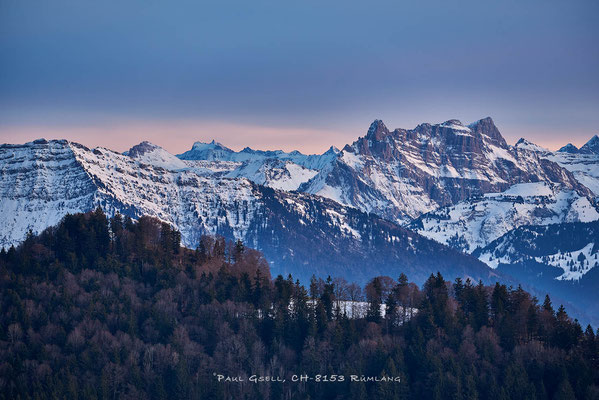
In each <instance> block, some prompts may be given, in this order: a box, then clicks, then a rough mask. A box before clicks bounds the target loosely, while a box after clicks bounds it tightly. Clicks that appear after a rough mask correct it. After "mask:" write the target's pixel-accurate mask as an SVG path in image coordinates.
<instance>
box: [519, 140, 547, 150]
mask: <svg viewBox="0 0 599 400" xmlns="http://www.w3.org/2000/svg"><path fill="white" fill-rule="evenodd" d="M515 147H516V148H518V149H526V150H532V151H539V152H546V151H549V150H547V149H546V148H544V147H541V146H539V145H538V144H535V143H533V142H531V141H530V140H526V139H524V138H520V139H519V140H518V141H517V142H516V145H515Z"/></svg>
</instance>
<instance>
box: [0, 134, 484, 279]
mask: <svg viewBox="0 0 599 400" xmlns="http://www.w3.org/2000/svg"><path fill="white" fill-rule="evenodd" d="M281 162H283V161H281ZM296 165H298V164H296ZM179 167H182V166H181V165H179V164H177V162H176V161H175V160H172V159H171V158H169V157H168V156H167V155H165V154H164V153H163V150H162V149H160V148H157V146H153V145H150V144H147V143H142V144H141V145H139V146H136V147H134V148H132V149H131V150H129V152H127V154H119V153H116V152H114V151H111V150H109V149H105V148H95V149H89V148H87V147H85V146H82V145H80V144H77V143H72V142H67V141H65V140H59V141H45V140H40V141H36V142H32V143H27V144H24V145H3V146H0V200H1V201H0V220H1V225H2V226H3V229H2V231H1V232H0V246H1V247H5V248H6V247H8V246H10V245H13V244H18V243H19V242H20V241H22V240H23V239H24V237H25V235H26V234H27V232H28V231H29V230H31V231H33V232H40V231H41V230H43V229H45V228H46V227H48V226H51V225H54V224H56V223H58V222H59V221H60V219H61V218H62V217H63V216H64V215H65V214H67V213H75V212H85V211H89V210H92V209H94V208H96V207H98V206H100V207H102V208H103V209H104V210H105V211H106V212H107V214H109V215H111V214H114V213H115V212H117V211H118V212H120V213H122V214H125V215H129V216H131V217H133V218H137V217H139V216H141V215H150V216H154V217H157V218H159V219H161V220H163V221H166V222H168V223H170V224H172V225H173V226H174V227H176V228H177V229H178V230H180V231H181V234H182V241H183V243H184V244H185V245H186V246H188V247H191V248H195V247H196V246H197V245H198V243H199V239H200V236H201V235H203V234H217V235H223V236H225V237H227V238H230V239H242V240H243V241H244V242H245V243H246V244H247V245H248V246H250V247H254V248H257V249H260V250H262V251H263V252H264V254H265V255H266V256H267V258H268V259H269V261H270V262H271V264H272V265H271V267H272V269H273V272H275V273H293V275H294V276H296V277H299V278H302V279H308V278H309V277H310V276H311V275H312V274H313V273H316V274H317V275H321V276H323V275H324V276H326V275H328V274H331V275H334V276H335V275H336V276H344V277H346V278H347V279H349V280H356V281H360V282H363V281H365V280H366V279H368V278H371V277H372V276H375V275H378V274H386V275H392V276H395V275H398V274H399V273H400V272H405V273H408V275H409V276H410V277H411V279H414V280H415V281H416V282H422V281H424V279H426V277H427V276H428V274H430V272H431V271H437V270H440V271H441V272H442V273H443V274H447V275H448V276H470V277H472V278H473V279H483V280H484V281H490V280H491V277H492V276H495V274H494V273H493V271H492V270H490V269H489V268H488V267H487V266H486V265H484V264H483V263H481V262H479V261H478V260H476V259H475V258H473V257H471V256H468V255H465V254H461V253H459V252H457V251H455V250H452V249H450V248H448V247H446V246H443V245H441V244H438V243H436V242H434V241H432V240H429V239H426V238H424V237H422V236H420V235H418V234H416V233H414V232H411V231H408V230H407V229H404V228H402V227H400V226H398V225H396V224H393V223H391V222H388V221H385V220H382V219H380V218H378V217H376V216H374V215H368V214H366V213H363V212H361V211H359V210H356V209H353V208H350V207H347V206H343V205H340V204H338V203H336V202H334V201H331V200H329V199H325V198H322V197H319V196H313V195H310V194H305V193H295V192H292V193H289V192H284V191H280V190H274V189H271V188H268V187H265V186H261V185H258V184H256V183H254V182H251V181H250V180H248V179H246V178H225V177H222V176H219V177H215V176H206V175H202V174H201V173H198V172H197V171H196V167H194V166H189V165H188V164H185V166H184V167H183V168H179ZM440 256H441V261H440V260H439V257H440Z"/></svg>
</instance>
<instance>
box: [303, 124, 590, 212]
mask: <svg viewBox="0 0 599 400" xmlns="http://www.w3.org/2000/svg"><path fill="white" fill-rule="evenodd" d="M539 180H544V181H548V182H555V183H563V184H564V185H565V186H566V187H568V188H572V189H575V190H577V191H579V192H580V193H581V194H582V195H583V196H584V195H588V194H590V191H589V190H588V189H587V188H585V187H584V186H583V185H581V184H580V183H578V182H577V181H576V179H575V178H574V177H573V175H572V174H571V173H570V172H569V171H567V170H566V169H564V168H562V167H560V166H559V165H557V164H555V163H552V162H550V161H547V160H544V159H543V158H542V157H541V155H540V154H538V153H537V152H534V151H530V149H524V148H522V147H521V146H519V147H515V146H509V145H508V144H507V143H506V141H505V139H504V138H503V136H502V135H501V133H500V132H499V130H498V129H497V127H496V126H495V123H494V122H493V120H492V119H491V118H489V117H487V118H483V119H480V120H478V121H476V122H473V123H471V124H469V125H467V126H465V125H464V124H463V123H462V122H460V121H459V120H457V119H451V120H448V121H445V122H443V123H440V124H434V125H432V124H420V125H418V126H417V127H416V128H414V129H409V130H406V129H400V128H398V129H395V130H393V131H389V130H388V129H387V128H386V126H385V125H384V124H383V123H382V121H381V120H375V121H374V122H373V123H372V124H371V125H370V127H369V129H368V132H367V134H366V136H364V137H362V138H358V140H356V141H355V142H354V143H352V144H350V145H346V146H345V147H344V148H343V150H342V151H341V153H339V155H338V157H337V159H336V160H334V162H333V163H332V164H331V165H330V166H329V167H328V168H326V169H324V170H322V171H320V172H319V173H318V175H316V176H315V177H314V178H312V179H311V180H310V181H308V182H307V183H305V184H302V186H300V190H302V191H306V192H308V193H314V194H319V195H322V196H325V197H329V198H332V199H334V200H336V201H338V202H340V203H342V204H347V205H351V206H354V207H357V208H359V209H362V210H364V211H368V212H373V213H376V214H379V215H382V216H383V217H385V218H388V219H390V220H392V221H398V222H402V223H403V222H408V221H410V220H411V219H412V218H416V217H418V216H419V215H421V214H423V213H426V212H429V211H432V210H434V209H436V208H438V207H441V206H445V205H450V204H455V203H457V202H459V201H462V200H464V199H466V198H468V197H471V196H477V195H482V194H484V193H489V192H501V191H503V190H505V189H507V188H508V187H510V186H511V185H513V184H516V183H526V182H536V181H539Z"/></svg>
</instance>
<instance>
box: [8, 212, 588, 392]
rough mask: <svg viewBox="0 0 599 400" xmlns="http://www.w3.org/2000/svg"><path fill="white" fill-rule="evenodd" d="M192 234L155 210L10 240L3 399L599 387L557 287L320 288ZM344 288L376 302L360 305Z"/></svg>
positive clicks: (256, 256) (583, 334) (233, 246)
mask: <svg viewBox="0 0 599 400" xmlns="http://www.w3.org/2000/svg"><path fill="white" fill-rule="evenodd" d="M179 243H180V234H179V233H178V232H177V231H175V230H173V229H172V228H171V227H170V226H169V225H167V224H164V223H161V222H159V221H157V220H155V219H151V218H147V217H143V218H140V219H139V221H138V222H133V221H131V220H130V219H123V218H121V217H120V216H119V215H118V214H117V216H116V217H114V218H111V219H110V220H108V219H107V218H106V217H105V215H104V214H103V213H102V211H101V210H96V211H95V212H92V213H87V214H76V215H68V216H66V217H65V218H64V219H63V221H62V222H61V223H60V224H59V225H58V226H57V227H53V228H49V229H47V230H46V231H44V232H43V233H41V234H40V235H39V236H34V235H30V236H29V237H28V238H27V240H26V241H25V242H24V243H22V244H21V245H20V246H19V247H18V248H16V249H15V248H11V249H9V250H8V251H4V250H3V251H2V252H0V399H29V398H35V399H45V398H52V399H54V398H69V399H78V398H81V399H117V398H118V399H179V398H181V399H231V398H233V399H243V398H246V399H308V398H310V399H403V398H407V399H423V398H431V399H476V398H493V399H571V398H580V399H595V398H598V396H599V350H598V347H599V340H598V339H597V338H596V335H595V333H594V332H593V329H592V328H591V327H587V328H586V330H584V331H583V329H582V328H581V327H580V325H579V324H578V323H577V322H576V321H572V320H571V319H570V318H569V317H568V315H567V313H566V310H564V308H563V307H555V308H557V311H556V310H555V309H554V306H553V305H552V304H551V300H550V299H549V298H546V299H545V300H544V302H543V304H542V305H540V304H538V301H537V299H536V298H532V297H531V296H530V295H529V294H528V293H527V292H525V291H523V290H522V289H520V288H516V289H514V288H507V287H505V286H503V285H499V284H496V285H495V286H483V285H482V284H473V283H472V282H470V281H466V282H462V281H461V280H459V279H456V281H455V282H454V283H451V282H449V281H446V280H445V279H444V278H443V277H442V276H441V275H440V274H437V275H431V276H430V277H429V279H428V280H427V281H426V283H425V284H424V286H423V287H422V289H420V288H418V287H417V286H416V285H414V284H410V283H408V279H407V277H406V276H405V275H403V274H402V275H400V276H399V278H398V279H397V280H394V279H392V278H389V277H373V279H372V280H371V281H370V282H369V284H368V285H367V286H366V287H365V288H360V287H359V286H357V285H352V284H349V283H348V282H345V281H344V280H342V279H326V280H323V279H319V278H314V279H313V280H312V282H311V285H310V287H309V288H308V289H306V288H304V287H303V286H301V285H300V284H299V283H298V282H297V281H294V280H293V278H292V277H287V278H283V277H281V276H279V277H276V278H275V279H274V280H273V279H271V277H270V273H269V269H268V263H267V262H266V260H265V259H264V257H263V256H262V254H261V253H259V252H257V251H254V250H252V249H249V248H246V247H244V245H243V244H242V243H241V242H238V243H232V242H226V241H225V240H224V239H222V238H212V237H204V238H203V239H202V240H201V245H200V246H199V248H198V249H196V250H189V249H185V248H182V247H180V245H179ZM338 300H355V301H359V300H364V301H366V302H367V304H368V311H367V313H366V315H364V316H363V317H360V318H349V317H348V316H347V315H345V314H344V313H343V312H341V311H340V308H339V307H338V304H339V303H338ZM381 306H382V307H381ZM381 308H383V309H384V310H385V313H384V315H383V314H382V313H381ZM407 309H415V312H414V313H413V315H412V317H411V318H409V317H406V312H405V310H407ZM299 373H302V374H306V375H309V376H312V377H315V376H317V374H321V375H323V376H324V375H326V376H327V377H328V378H327V379H328V382H323V381H322V379H321V382H318V383H317V382H314V381H311V382H308V383H293V382H291V379H290V377H291V375H292V374H299ZM214 374H222V375H228V376H238V377H241V379H245V382H244V383H238V382H230V383H225V382H218V381H217V378H216V377H215V375H214ZM251 375H261V376H266V375H268V376H279V377H281V378H283V379H286V382H280V383H255V384H253V383H250V382H249V381H248V379H249V377H250V376H251ZM333 375H335V376H336V378H335V381H334V382H333V381H332V376H333ZM351 375H356V376H358V377H362V376H364V377H382V376H386V377H396V378H398V379H397V380H399V382H398V381H397V380H395V381H393V382H372V381H369V382H363V381H358V382H352V381H351V380H350V376H351ZM339 376H343V377H344V378H345V379H344V380H341V379H340V378H339Z"/></svg>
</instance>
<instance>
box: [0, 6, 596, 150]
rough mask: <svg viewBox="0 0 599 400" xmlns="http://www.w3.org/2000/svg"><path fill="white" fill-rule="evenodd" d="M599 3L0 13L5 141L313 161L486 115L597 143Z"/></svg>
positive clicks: (513, 127) (517, 130) (559, 137)
mask: <svg viewBox="0 0 599 400" xmlns="http://www.w3.org/2000/svg"><path fill="white" fill-rule="evenodd" d="M597 15H599V2H597V1H582V0H571V1H563V0H560V1H554V0H543V1H540V0H519V1H512V0H502V1H470V0H465V1H448V0H445V1H436V0H435V1H431V0H421V1H368V2H365V1H364V2H352V1H301V2H300V1H296V2H292V1H280V0H279V1H272V2H271V1H226V0H221V1H197V0H196V1H156V0H145V1H126V0H124V1H109V0H103V1H87V0H54V1H51V2H40V1H32V0H0V57H1V58H0V142H23V141H27V140H32V139H35V138H37V137H40V136H45V137H66V138H67V139H72V140H78V141H81V142H83V143H85V144H87V145H103V146H106V147H110V148H113V149H116V150H124V149H126V148H128V147H130V146H131V145H133V144H135V143H137V142H139V141H141V140H143V139H150V140H151V141H153V142H155V143H156V144H159V145H162V146H164V147H165V148H167V149H168V150H170V151H172V152H180V151H183V150H185V149H186V148H188V147H190V146H191V143H192V142H193V141H195V140H204V141H206V140H211V139H212V138H214V139H217V140H219V141H221V142H223V143H224V144H226V145H229V146H231V147H233V148H241V147H244V146H245V145H250V146H252V147H261V148H283V149H286V150H291V149H294V148H297V149H300V150H303V151H306V152H320V151H324V150H326V148H328V146H329V145H331V144H334V145H337V146H342V145H343V144H344V143H347V142H351V141H353V140H354V139H355V138H356V137H357V136H361V135H364V133H365V131H366V130H367V128H368V125H369V124H370V122H371V121H372V120H373V119H375V118H381V119H383V120H384V121H385V123H386V124H387V126H389V127H390V128H395V127H403V128H412V127H414V126H415V125H417V124H418V123H420V122H433V123H434V122H442V121H444V120H448V119H451V118H457V119H460V120H462V121H464V122H471V121H474V120H476V119H479V118H483V117H486V116H491V117H493V118H494V120H495V122H496V123H497V125H498V126H499V128H500V130H501V131H502V133H503V134H504V136H506V138H507V139H508V142H511V143H513V142H515V141H516V140H517V139H518V138H519V137H522V136H523V137H526V138H528V139H530V140H532V141H535V142H537V143H539V144H542V145H545V146H547V147H550V148H556V147H559V145H560V144H565V143H566V142H573V143H575V144H577V145H580V144H582V143H584V142H585V141H586V140H588V138H590V137H591V136H592V135H593V134H596V133H599V112H598V110H599V74H598V71H599V46H598V45H597V43H599V24H597V23H596V18H597Z"/></svg>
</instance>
